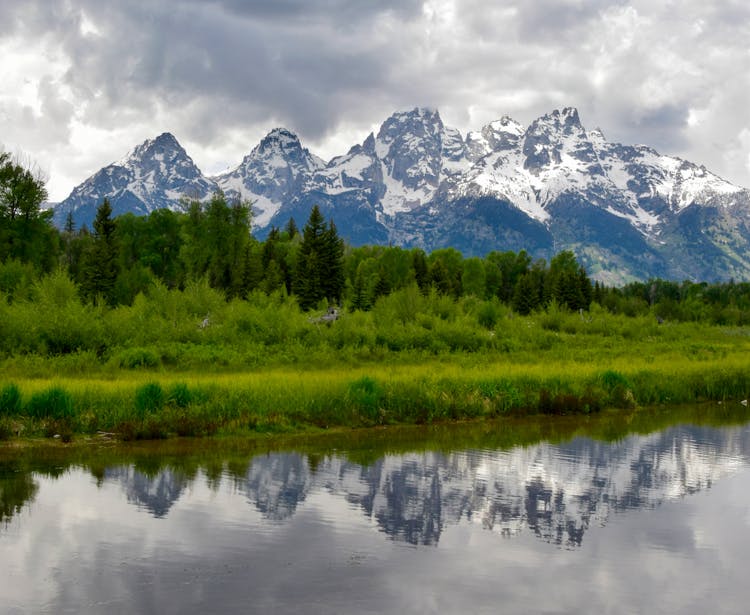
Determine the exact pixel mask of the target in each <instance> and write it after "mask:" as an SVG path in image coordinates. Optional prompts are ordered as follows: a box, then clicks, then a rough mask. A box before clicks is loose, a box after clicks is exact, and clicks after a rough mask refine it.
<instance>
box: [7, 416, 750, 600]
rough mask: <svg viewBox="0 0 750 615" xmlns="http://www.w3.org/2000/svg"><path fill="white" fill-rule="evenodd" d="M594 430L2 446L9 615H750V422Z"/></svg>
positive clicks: (500, 427) (499, 427)
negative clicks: (467, 441) (191, 444)
mask: <svg viewBox="0 0 750 615" xmlns="http://www.w3.org/2000/svg"><path fill="white" fill-rule="evenodd" d="M497 429H503V427H502V425H500V426H498V427H497ZM579 432H580V430H572V435H571V436H570V437H567V436H566V437H564V438H562V439H559V441H555V442H553V441H549V440H544V439H542V440H539V441H536V442H525V443H524V444H523V445H515V446H513V445H508V446H503V447H501V448H497V447H496V446H482V441H483V440H482V438H481V437H476V436H473V437H472V438H471V442H472V446H470V447H463V448H461V447H458V448H453V447H451V446H447V447H446V446H445V445H444V444H442V445H441V446H440V450H431V449H432V447H434V446H435V445H434V444H432V445H431V444H430V443H429V442H427V443H425V442H420V441H419V438H418V437H417V436H415V437H414V442H413V444H412V445H411V446H404V445H400V447H399V448H400V449H403V450H401V451H399V452H387V450H388V446H387V445H383V441H384V438H385V440H386V441H387V437H388V436H387V434H386V435H385V436H384V435H383V434H382V433H381V434H380V435H379V438H380V440H379V443H378V444H377V445H374V446H373V447H372V448H371V449H368V446H367V442H366V441H365V442H362V441H361V440H360V441H358V443H357V446H356V450H352V451H347V450H346V449H345V448H344V449H339V448H338V446H337V447H333V446H331V445H326V446H321V448H320V450H315V449H314V448H312V449H311V447H310V446H309V445H305V446H304V447H301V449H302V450H295V449H294V447H292V448H287V449H286V450H273V449H272V448H271V449H268V450H264V451H262V452H259V451H257V450H256V451H247V452H243V451H237V450H231V451H225V452H223V451H222V449H221V447H216V446H214V447H212V448H211V449H210V450H209V451H202V452H196V451H192V452H190V453H186V452H184V451H182V452H174V451H171V452H169V453H164V452H163V450H162V449H159V448H155V449H154V450H153V451H148V449H139V450H137V451H134V452H132V451H131V452H127V451H126V452H123V451H119V450H115V451H112V450H104V451H102V452H101V453H96V454H93V453H91V452H88V453H86V454H85V458H81V457H80V452H79V453H78V455H79V456H78V457H77V458H75V459H67V458H65V457H55V458H54V459H52V460H49V459H47V460H45V461H44V462H41V461H39V460H38V459H36V457H33V456H31V455H29V454H28V453H26V454H24V455H23V456H18V457H15V456H13V455H6V456H4V457H0V459H2V462H1V463H0V519H1V521H0V563H1V564H0V565H1V568H0V570H1V571H2V574H0V612H1V613H16V612H17V613H26V612H29V613H40V612H49V613H181V614H184V613H207V612H244V613H499V612H502V613H701V614H703V613H747V612H748V609H750V606H749V605H750V424H734V425H729V426H719V427H706V426H695V425H690V424H684V423H682V424H675V425H671V426H668V427H666V428H663V429H661V430H659V431H655V432H651V433H647V434H645V435H643V434H625V435H622V436H621V437H618V438H617V439H615V440H614V441H601V440H596V439H593V438H590V437H586V436H581V435H575V434H576V433H579ZM569 433H571V431H570V430H569ZM441 438H442V439H441V441H442V442H445V441H451V438H450V433H448V434H447V437H446V433H443V434H442V436H441ZM455 440H456V441H457V442H459V443H460V442H461V441H462V439H461V437H456V438H455Z"/></svg>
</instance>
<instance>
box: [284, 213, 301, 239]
mask: <svg viewBox="0 0 750 615" xmlns="http://www.w3.org/2000/svg"><path fill="white" fill-rule="evenodd" d="M284 232H285V233H286V234H287V237H289V239H294V238H295V237H296V236H297V235H298V234H299V229H298V228H297V223H296V222H295V221H294V218H289V222H287V223H286V226H285V227H284Z"/></svg>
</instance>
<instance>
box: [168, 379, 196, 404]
mask: <svg viewBox="0 0 750 615" xmlns="http://www.w3.org/2000/svg"><path fill="white" fill-rule="evenodd" d="M192 399H193V396H192V394H191V393H190V389H188V386H187V385H186V384H185V383H184V382H176V383H175V384H173V385H172V386H171V387H170V389H169V392H168V393H167V403H168V404H170V405H171V406H175V407H177V408H187V407H188V406H189V405H190V402H191V401H192Z"/></svg>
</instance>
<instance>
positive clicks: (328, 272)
mask: <svg viewBox="0 0 750 615" xmlns="http://www.w3.org/2000/svg"><path fill="white" fill-rule="evenodd" d="M343 256H344V243H343V240H342V239H341V238H339V236H338V231H337V230H336V226H335V225H334V223H333V221H332V220H331V221H329V223H328V225H326V224H325V221H324V219H323V214H321V212H320V209H319V208H318V206H317V205H315V206H314V207H313V208H312V211H311V212H310V218H309V219H308V221H307V224H305V228H304V229H303V231H302V242H301V243H300V247H299V252H298V255H297V271H296V274H295V278H294V292H295V294H296V295H297V297H298V300H299V305H300V307H301V308H302V309H303V310H309V309H310V308H313V307H315V306H317V305H318V303H320V301H321V299H327V300H328V301H329V302H332V303H339V302H340V300H341V296H342V293H343V290H344V264H343V261H342V259H343Z"/></svg>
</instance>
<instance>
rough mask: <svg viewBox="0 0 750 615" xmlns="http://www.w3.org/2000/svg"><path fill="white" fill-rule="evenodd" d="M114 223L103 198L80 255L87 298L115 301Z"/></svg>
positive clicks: (84, 292)
mask: <svg viewBox="0 0 750 615" xmlns="http://www.w3.org/2000/svg"><path fill="white" fill-rule="evenodd" d="M116 226H117V225H116V222H115V220H114V219H113V218H112V206H111V205H110V203H109V200H108V199H104V200H103V201H102V203H101V205H99V207H98V208H97V210H96V218H95V219H94V234H93V236H92V241H91V243H90V244H89V246H88V250H87V251H86V253H85V254H84V256H83V265H82V271H81V291H82V293H83V296H84V297H86V299H88V300H89V301H98V300H99V298H101V299H103V300H104V301H105V302H107V303H109V304H113V303H114V302H115V293H114V290H115V282H116V280H117V275H118V273H119V263H118V254H119V246H118V241H117V236H116V234H115V229H116Z"/></svg>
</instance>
